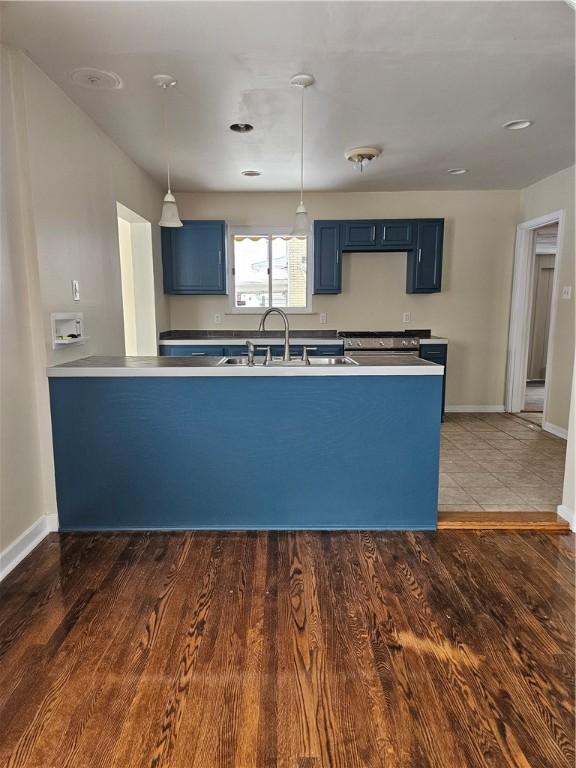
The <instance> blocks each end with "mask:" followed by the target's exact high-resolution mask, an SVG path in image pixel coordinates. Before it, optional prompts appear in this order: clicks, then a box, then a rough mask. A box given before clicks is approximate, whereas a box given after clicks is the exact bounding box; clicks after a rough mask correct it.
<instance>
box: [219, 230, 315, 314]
mask: <svg viewBox="0 0 576 768" xmlns="http://www.w3.org/2000/svg"><path fill="white" fill-rule="evenodd" d="M234 235H245V236H254V235H265V236H269V237H273V236H274V235H280V236H284V237H285V236H286V235H290V227H271V226H262V227H253V226H250V227H248V226H229V227H228V254H229V258H228V259H226V261H227V264H226V272H227V278H228V285H229V286H230V288H229V291H228V299H229V301H228V312H227V314H231V315H261V314H262V313H263V312H265V311H266V310H267V309H269V307H237V306H235V302H236V277H235V275H234V265H235V254H234ZM312 267H313V265H312V234H311V233H310V234H309V235H308V237H307V238H306V306H305V307H279V309H281V310H282V311H283V312H285V313H286V314H287V315H311V314H313V312H312V285H313V283H314V281H313V275H312Z"/></svg>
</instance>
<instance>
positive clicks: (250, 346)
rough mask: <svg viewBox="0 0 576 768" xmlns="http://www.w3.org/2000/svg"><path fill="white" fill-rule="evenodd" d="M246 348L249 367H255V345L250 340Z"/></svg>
mask: <svg viewBox="0 0 576 768" xmlns="http://www.w3.org/2000/svg"><path fill="white" fill-rule="evenodd" d="M246 346H247V347H248V365H254V352H255V350H254V344H253V343H252V342H251V341H250V339H248V340H247V341H246Z"/></svg>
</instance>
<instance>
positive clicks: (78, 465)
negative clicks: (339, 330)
mask: <svg viewBox="0 0 576 768" xmlns="http://www.w3.org/2000/svg"><path fill="white" fill-rule="evenodd" d="M441 389H442V380H441V377H439V376H410V375H407V376H404V375H395V376H315V377H309V378H304V377H273V378H272V377H270V378H267V377H259V378H248V377H246V378H239V377H236V378H225V377H222V378H216V377H212V378H210V377H193V376H190V377H167V376H164V377H148V378H137V377H135V378H130V377H116V378H115V377H110V376H108V377H102V378H97V377H96V378H95V377H91V378H82V377H77V378H76V377H74V376H70V377H62V378H51V379H50V398H51V407H52V425H53V436H54V456H55V464H56V485H57V494H58V513H59V520H60V530H63V531H83V530H117V529H161V528H172V529H220V530H222V529H396V530H406V529H414V530H430V529H435V528H436V519H437V501H438V459H439V436H440V401H441V396H442V393H441Z"/></svg>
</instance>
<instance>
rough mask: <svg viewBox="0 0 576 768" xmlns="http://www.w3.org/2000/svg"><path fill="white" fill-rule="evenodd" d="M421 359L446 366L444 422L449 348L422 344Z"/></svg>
mask: <svg viewBox="0 0 576 768" xmlns="http://www.w3.org/2000/svg"><path fill="white" fill-rule="evenodd" d="M418 354H419V357H421V358H422V359H423V360H430V362H432V363H437V364H438V365H443V366H444V376H443V377H442V421H444V409H445V401H446V363H447V361H448V346H447V345H446V344H422V345H421V347H420V352H419V353H418Z"/></svg>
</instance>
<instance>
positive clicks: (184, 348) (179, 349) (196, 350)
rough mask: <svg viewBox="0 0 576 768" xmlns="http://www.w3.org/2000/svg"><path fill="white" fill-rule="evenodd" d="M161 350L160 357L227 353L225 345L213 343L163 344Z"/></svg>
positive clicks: (205, 355) (213, 355) (209, 355)
mask: <svg viewBox="0 0 576 768" xmlns="http://www.w3.org/2000/svg"><path fill="white" fill-rule="evenodd" d="M159 351H160V357H222V355H223V354H225V353H224V347H219V346H215V345H212V344H205V345H202V344H161V345H160V347H159ZM226 354H227V353H226Z"/></svg>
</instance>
